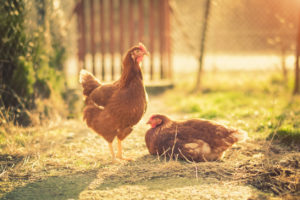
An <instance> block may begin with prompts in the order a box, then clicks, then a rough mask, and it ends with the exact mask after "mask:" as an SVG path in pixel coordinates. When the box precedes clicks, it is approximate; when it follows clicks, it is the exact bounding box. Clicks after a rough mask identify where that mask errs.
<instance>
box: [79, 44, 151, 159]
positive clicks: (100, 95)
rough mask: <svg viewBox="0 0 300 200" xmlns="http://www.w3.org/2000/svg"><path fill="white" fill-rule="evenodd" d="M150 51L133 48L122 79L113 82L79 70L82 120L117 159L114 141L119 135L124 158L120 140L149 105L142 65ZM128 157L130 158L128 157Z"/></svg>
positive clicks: (124, 66)
mask: <svg viewBox="0 0 300 200" xmlns="http://www.w3.org/2000/svg"><path fill="white" fill-rule="evenodd" d="M146 54H148V52H147V50H146V48H145V46H144V45H142V44H141V43H140V44H139V45H137V46H134V47H132V48H131V49H129V50H128V52H127V53H126V55H125V57H124V59H123V65H122V67H123V70H122V75H121V77H120V79H119V80H117V81H116V82H114V83H112V84H101V83H100V82H99V81H98V80H97V79H96V78H95V77H94V76H93V75H92V74H91V73H89V72H87V71H86V70H81V72H80V83H81V84H82V87H83V95H84V96H85V104H86V106H85V108H84V111H83V119H84V120H85V121H86V123H87V125H88V127H90V128H91V129H93V130H94V131H95V132H96V133H98V134H99V135H101V136H103V138H104V139H105V140H106V141H107V142H108V144H109V149H110V152H111V155H112V161H113V162H115V161H116V158H115V153H114V150H113V146H112V142H113V140H114V138H115V137H117V138H118V153H117V158H119V159H125V158H123V157H122V143H121V141H122V140H124V139H125V138H126V136H128V135H129V134H130V133H131V131H132V127H133V126H134V125H135V124H137V123H138V122H139V121H140V119H141V118H142V116H143V114H144V112H145V110H146V107H147V94H146V91H145V87H144V83H143V75H142V72H141V68H140V64H141V62H142V60H143V56H144V55H146ZM127 160H128V159H127Z"/></svg>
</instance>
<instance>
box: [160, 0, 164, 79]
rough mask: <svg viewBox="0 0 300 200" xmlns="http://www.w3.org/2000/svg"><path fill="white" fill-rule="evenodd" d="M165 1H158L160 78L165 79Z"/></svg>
mask: <svg viewBox="0 0 300 200" xmlns="http://www.w3.org/2000/svg"><path fill="white" fill-rule="evenodd" d="M164 1H165V0H160V1H159V3H158V10H159V30H160V31H159V33H160V34H159V39H160V42H159V53H160V78H161V79H163V78H164V49H165V45H164V34H165V25H164V21H165V19H164V18H165V16H164V11H165V10H164V5H165V4H164Z"/></svg>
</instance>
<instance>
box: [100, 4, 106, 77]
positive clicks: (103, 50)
mask: <svg viewBox="0 0 300 200" xmlns="http://www.w3.org/2000/svg"><path fill="white" fill-rule="evenodd" d="M99 5H100V39H101V76H102V80H103V81H104V80H105V41H104V9H103V6H104V4H103V0H100V4H99Z"/></svg>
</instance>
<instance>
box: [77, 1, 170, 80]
mask: <svg viewBox="0 0 300 200" xmlns="http://www.w3.org/2000/svg"><path fill="white" fill-rule="evenodd" d="M74 11H75V12H76V14H77V25H78V26H77V27H78V29H77V30H78V60H79V62H78V63H79V66H78V68H79V69H81V68H88V69H89V70H91V71H92V72H93V74H95V75H96V76H97V77H99V78H100V79H101V80H103V81H109V80H115V79H116V78H118V75H119V74H120V72H121V58H122V56H123V54H124V53H125V51H126V50H127V49H128V48H130V47H131V46H133V45H135V44H138V42H142V43H144V44H145V46H146V47H147V48H148V51H149V52H150V56H149V58H148V60H146V61H147V62H146V61H145V62H144V63H143V71H144V75H145V76H146V77H147V79H149V80H165V79H166V80H168V79H171V78H172V59H171V38H170V33H171V26H170V5H169V1H168V0H80V1H79V2H78V3H77V5H76V7H75V10H74Z"/></svg>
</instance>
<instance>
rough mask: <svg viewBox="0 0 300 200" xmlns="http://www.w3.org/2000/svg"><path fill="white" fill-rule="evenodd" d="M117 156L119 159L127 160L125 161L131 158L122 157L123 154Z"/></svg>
mask: <svg viewBox="0 0 300 200" xmlns="http://www.w3.org/2000/svg"><path fill="white" fill-rule="evenodd" d="M117 158H119V159H120V160H127V161H132V160H133V159H132V158H124V157H123V156H120V155H117Z"/></svg>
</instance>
